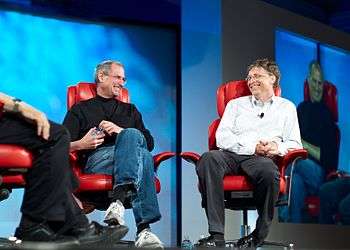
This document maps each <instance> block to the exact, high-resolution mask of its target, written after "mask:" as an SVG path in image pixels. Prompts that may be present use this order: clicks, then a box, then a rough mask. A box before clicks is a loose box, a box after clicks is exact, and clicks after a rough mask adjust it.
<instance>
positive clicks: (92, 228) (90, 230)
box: [70, 221, 129, 244]
mask: <svg viewBox="0 0 350 250" xmlns="http://www.w3.org/2000/svg"><path fill="white" fill-rule="evenodd" d="M128 231H129V229H128V227H127V226H124V225H116V226H101V225H100V224H98V223H97V222H95V221H93V222H91V223H90V224H89V225H88V226H87V227H84V228H75V229H72V230H71V231H70V235H72V236H75V237H76V238H77V239H78V241H79V243H80V244H99V243H104V244H115V243H117V242H119V241H120V240H121V239H122V238H123V237H124V236H125V235H126V234H127V232H128Z"/></svg>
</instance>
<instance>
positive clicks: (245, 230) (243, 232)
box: [241, 209, 250, 237]
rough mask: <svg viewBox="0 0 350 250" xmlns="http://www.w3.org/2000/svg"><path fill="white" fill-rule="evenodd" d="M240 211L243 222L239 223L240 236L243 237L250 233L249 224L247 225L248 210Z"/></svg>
mask: <svg viewBox="0 0 350 250" xmlns="http://www.w3.org/2000/svg"><path fill="white" fill-rule="evenodd" d="M242 212H243V224H242V225H241V237H244V236H247V235H248V234H250V226H249V225H248V210H246V209H244V210H243V211H242Z"/></svg>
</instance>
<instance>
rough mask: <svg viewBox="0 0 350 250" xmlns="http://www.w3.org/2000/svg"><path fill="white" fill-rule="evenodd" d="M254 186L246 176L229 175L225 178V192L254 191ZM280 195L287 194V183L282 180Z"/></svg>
mask: <svg viewBox="0 0 350 250" xmlns="http://www.w3.org/2000/svg"><path fill="white" fill-rule="evenodd" d="M253 188H254V186H253V185H252V184H251V183H250V181H249V179H248V177H246V176H244V175H227V176H225V177H224V191H239V192H241V191H252V190H253ZM280 193H282V194H284V193H286V181H285V179H284V178H280Z"/></svg>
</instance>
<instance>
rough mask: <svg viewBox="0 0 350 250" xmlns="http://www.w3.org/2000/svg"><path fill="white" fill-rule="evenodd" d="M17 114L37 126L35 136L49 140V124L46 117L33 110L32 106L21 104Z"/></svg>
mask: <svg viewBox="0 0 350 250" xmlns="http://www.w3.org/2000/svg"><path fill="white" fill-rule="evenodd" d="M18 109H19V113H20V114H21V115H22V116H23V117H24V118H26V119H28V120H30V121H32V122H34V123H35V124H36V125H37V135H38V136H41V137H42V138H44V139H45V140H47V139H49V136H50V123H49V121H48V119H47V117H46V115H45V114H44V113H43V112H41V111H39V110H37V109H35V108H33V107H32V106H30V105H28V104H26V103H24V102H21V103H20V104H19V107H18Z"/></svg>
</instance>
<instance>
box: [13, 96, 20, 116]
mask: <svg viewBox="0 0 350 250" xmlns="http://www.w3.org/2000/svg"><path fill="white" fill-rule="evenodd" d="M12 101H13V103H14V104H13V109H12V112H13V113H19V103H20V102H21V101H22V100H21V99H18V98H13V99H12Z"/></svg>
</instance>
